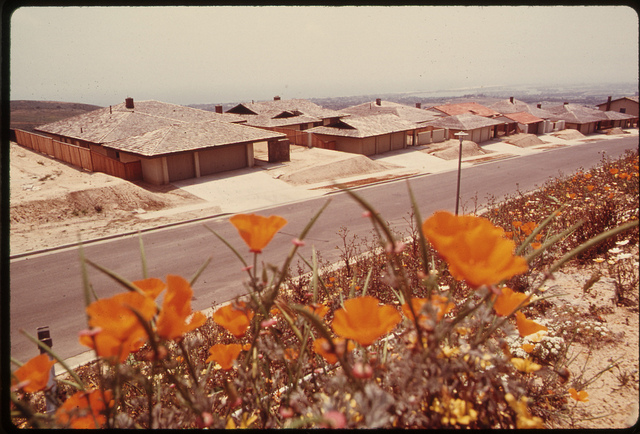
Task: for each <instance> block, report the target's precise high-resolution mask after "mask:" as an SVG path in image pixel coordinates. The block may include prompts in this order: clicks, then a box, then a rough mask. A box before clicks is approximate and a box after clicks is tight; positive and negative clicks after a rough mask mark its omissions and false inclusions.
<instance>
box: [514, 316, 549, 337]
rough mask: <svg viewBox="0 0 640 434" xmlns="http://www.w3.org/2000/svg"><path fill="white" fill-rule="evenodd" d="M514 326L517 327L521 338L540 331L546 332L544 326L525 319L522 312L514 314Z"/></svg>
mask: <svg viewBox="0 0 640 434" xmlns="http://www.w3.org/2000/svg"><path fill="white" fill-rule="evenodd" d="M516 325H517V326H518V333H520V336H522V337H525V336H529V335H532V334H534V333H536V332H539V331H540V330H548V329H547V328H546V327H545V326H543V325H541V324H538V323H537V322H535V321H533V320H530V319H527V318H526V317H525V316H524V314H523V313H522V312H516Z"/></svg>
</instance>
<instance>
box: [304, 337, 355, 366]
mask: <svg viewBox="0 0 640 434" xmlns="http://www.w3.org/2000/svg"><path fill="white" fill-rule="evenodd" d="M346 342H347V340H346V339H343V338H337V339H334V340H333V345H334V346H335V347H336V352H335V353H334V352H332V351H331V345H330V344H329V342H327V340H326V339H325V338H318V339H316V340H315V341H313V351H315V352H316V354H319V355H321V356H322V357H323V358H324V359H325V360H326V361H327V362H328V363H330V364H334V363H336V362H337V361H338V356H339V354H344V351H345V343H346ZM354 348H355V345H354V344H353V342H351V341H349V343H348V344H346V350H347V351H351V350H353V349H354Z"/></svg>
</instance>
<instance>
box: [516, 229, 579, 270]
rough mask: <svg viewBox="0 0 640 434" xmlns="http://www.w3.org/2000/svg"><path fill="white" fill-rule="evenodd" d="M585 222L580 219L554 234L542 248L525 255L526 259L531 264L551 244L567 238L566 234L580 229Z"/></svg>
mask: <svg viewBox="0 0 640 434" xmlns="http://www.w3.org/2000/svg"><path fill="white" fill-rule="evenodd" d="M583 224H584V220H580V221H578V223H576V224H574V225H573V226H571V227H570V228H568V229H566V230H564V231H563V232H561V233H559V234H557V235H554V236H552V237H551V238H549V239H548V240H547V241H546V242H545V243H544V244H543V245H541V246H540V248H538V249H535V250H534V251H532V252H531V253H529V254H528V255H526V256H524V259H525V260H526V261H527V263H528V264H530V263H531V261H532V260H533V259H534V258H536V257H537V256H539V255H541V254H542V253H543V252H544V251H545V250H546V249H547V248H548V247H549V246H551V245H553V244H555V243H556V242H558V241H560V240H561V239H563V238H565V237H566V236H568V235H569V234H571V233H572V232H574V231H575V230H576V229H578V228H579V227H580V226H582V225H583ZM522 245H525V244H522Z"/></svg>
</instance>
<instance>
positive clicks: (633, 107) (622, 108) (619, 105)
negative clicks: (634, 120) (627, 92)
mask: <svg viewBox="0 0 640 434" xmlns="http://www.w3.org/2000/svg"><path fill="white" fill-rule="evenodd" d="M638 100H639V97H638V96H625V97H622V98H618V99H614V100H611V97H609V98H608V99H607V102H603V103H602V104H598V110H602V111H614V112H618V113H625V114H628V115H632V116H635V117H638V116H640V113H639V110H638V105H639V104H638Z"/></svg>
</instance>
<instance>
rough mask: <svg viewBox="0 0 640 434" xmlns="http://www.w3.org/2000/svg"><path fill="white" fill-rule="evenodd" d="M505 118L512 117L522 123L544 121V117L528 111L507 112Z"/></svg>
mask: <svg viewBox="0 0 640 434" xmlns="http://www.w3.org/2000/svg"><path fill="white" fill-rule="evenodd" d="M504 117H505V118H509V119H512V120H514V121H516V122H519V123H521V124H534V123H536V122H543V121H544V119H541V118H539V117H537V116H534V115H532V114H531V113H527V112H519V113H507V114H505V115H504Z"/></svg>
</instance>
